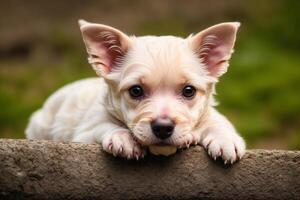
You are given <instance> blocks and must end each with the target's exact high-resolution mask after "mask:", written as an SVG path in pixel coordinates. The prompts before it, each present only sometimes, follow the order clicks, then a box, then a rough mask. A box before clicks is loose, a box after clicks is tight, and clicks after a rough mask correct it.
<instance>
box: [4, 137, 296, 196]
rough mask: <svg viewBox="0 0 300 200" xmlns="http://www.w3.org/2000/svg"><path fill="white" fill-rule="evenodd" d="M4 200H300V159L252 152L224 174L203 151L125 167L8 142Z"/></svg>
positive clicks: (72, 147)
mask: <svg viewBox="0 0 300 200" xmlns="http://www.w3.org/2000/svg"><path fill="white" fill-rule="evenodd" d="M0 199H243V200H246V199H249V200H250V199H251V200H254V199H280V200H281V199H289V200H292V199H300V151H280V150H273V151H267V150H249V151H247V153H246V155H245V156H244V158H243V159H242V160H241V161H240V162H239V163H236V164H235V165H233V166H224V165H223V164H222V162H221V161H217V162H214V161H212V160H211V159H210V158H209V157H208V156H207V154H206V153H205V151H204V150H203V149H202V148H201V147H199V146H197V147H193V148H190V149H188V150H184V151H181V152H178V153H176V154H175V155H173V156H170V157H154V156H147V157H146V158H145V159H144V160H140V161H127V160H124V159H120V158H115V157H113V156H111V155H109V154H106V153H104V152H102V151H101V149H100V146H99V145H85V144H75V143H70V144H64V143H56V142H49V141H29V140H6V139H2V140H0Z"/></svg>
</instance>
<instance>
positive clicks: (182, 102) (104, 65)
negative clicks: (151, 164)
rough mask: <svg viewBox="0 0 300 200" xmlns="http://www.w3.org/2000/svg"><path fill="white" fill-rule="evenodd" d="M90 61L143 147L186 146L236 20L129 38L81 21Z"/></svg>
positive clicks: (221, 68) (111, 105)
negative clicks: (179, 33) (184, 32)
mask: <svg viewBox="0 0 300 200" xmlns="http://www.w3.org/2000/svg"><path fill="white" fill-rule="evenodd" d="M79 24H80V28H81V31H82V35H83V39H84V42H85V45H86V48H87V52H88V55H89V62H90V64H91V65H92V66H93V68H94V69H95V71H96V72H97V74H98V75H100V76H102V77H103V78H104V79H105V80H106V82H107V83H108V86H109V92H108V95H107V100H108V101H107V108H108V109H109V110H110V111H111V114H113V115H114V116H115V117H117V118H118V119H119V120H121V121H122V122H123V123H124V124H125V125H126V126H127V127H128V128H129V129H130V130H131V131H132V133H133V135H134V137H135V138H136V139H137V140H138V141H139V142H140V143H141V144H142V145H145V146H149V145H153V144H166V145H171V146H176V147H179V146H184V145H188V144H189V143H190V141H191V140H193V139H192V138H191V137H192V136H191V134H190V133H191V132H192V131H193V129H194V128H195V127H196V126H199V125H200V124H201V123H202V121H203V120H204V119H205V115H206V113H207V109H208V107H209V106H211V105H212V103H213V99H212V94H213V88H214V84H215V83H216V82H217V80H218V77H220V76H221V75H222V74H223V73H225V72H226V70H227V67H228V61H229V59H230V56H231V53H232V52H233V46H234V42H235V38H236V32H237V29H238V27H239V23H222V24H218V25H215V26H212V27H210V28H208V29H206V30H204V31H202V32H199V33H198V34H196V35H191V36H189V37H188V38H186V39H183V38H179V37H173V36H161V37H157V36H145V37H134V36H131V37H129V36H127V35H126V34H124V33H122V32H121V31H119V30H117V29H114V28H112V27H109V26H105V25H101V24H93V23H88V22H85V21H82V20H80V21H79Z"/></svg>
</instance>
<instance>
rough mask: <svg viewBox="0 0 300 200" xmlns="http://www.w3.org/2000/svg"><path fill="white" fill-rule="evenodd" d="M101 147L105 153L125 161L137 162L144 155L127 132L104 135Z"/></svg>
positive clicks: (142, 150) (143, 151)
mask: <svg viewBox="0 0 300 200" xmlns="http://www.w3.org/2000/svg"><path fill="white" fill-rule="evenodd" d="M102 146H103V149H104V150H105V151H106V152H108V153H112V154H113V155H114V156H121V157H124V158H127V159H137V160H138V159H139V158H143V157H144V155H145V150H144V149H143V148H142V147H141V145H140V144H139V143H138V142H136V141H135V140H134V139H133V137H132V136H131V134H130V133H129V132H128V131H127V130H117V131H115V132H113V133H110V134H108V135H105V136H104V138H103V142H102Z"/></svg>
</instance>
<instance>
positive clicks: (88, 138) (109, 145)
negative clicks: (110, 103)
mask: <svg viewBox="0 0 300 200" xmlns="http://www.w3.org/2000/svg"><path fill="white" fill-rule="evenodd" d="M73 142H83V143H95V142H96V143H99V144H101V145H102V148H103V150H104V151H106V152H108V153H111V154H113V155H114V156H121V157H124V158H127V159H139V158H142V157H144V154H145V151H144V149H143V148H142V147H141V145H140V144H139V143H138V142H137V141H136V140H135V139H134V138H133V136H132V134H131V133H130V131H129V130H128V129H126V128H123V127H120V126H118V125H116V124H113V123H103V124H101V125H99V126H96V127H95V128H93V129H92V130H90V131H87V132H84V131H83V133H82V134H79V135H77V136H76V137H75V138H74V139H73Z"/></svg>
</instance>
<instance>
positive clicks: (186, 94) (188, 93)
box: [182, 85, 196, 98]
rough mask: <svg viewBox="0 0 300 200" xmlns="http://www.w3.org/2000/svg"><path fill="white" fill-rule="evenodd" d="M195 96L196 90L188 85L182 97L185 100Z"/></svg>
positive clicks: (183, 90)
mask: <svg viewBox="0 0 300 200" xmlns="http://www.w3.org/2000/svg"><path fill="white" fill-rule="evenodd" d="M195 94H196V89H195V87H193V86H191V85H187V86H185V87H184V88H183V89H182V96H184V97H185V98H193V97H194V96H195Z"/></svg>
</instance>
